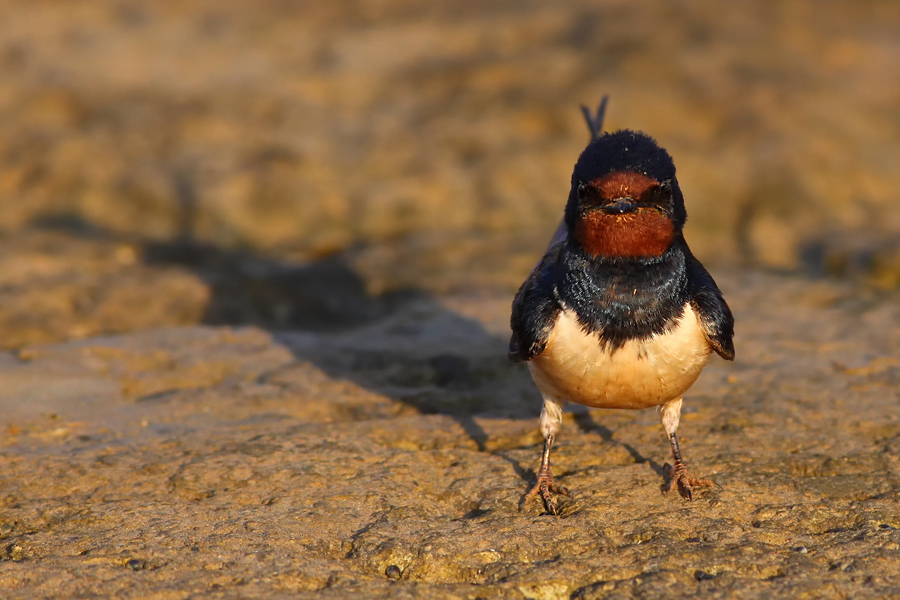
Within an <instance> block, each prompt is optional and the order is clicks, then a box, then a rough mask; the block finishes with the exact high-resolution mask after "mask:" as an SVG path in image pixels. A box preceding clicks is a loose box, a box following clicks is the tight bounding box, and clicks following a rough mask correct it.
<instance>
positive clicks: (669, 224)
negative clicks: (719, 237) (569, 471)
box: [509, 98, 734, 514]
mask: <svg viewBox="0 0 900 600" xmlns="http://www.w3.org/2000/svg"><path fill="white" fill-rule="evenodd" d="M606 100H607V99H606V98H604V99H603V101H602V102H601V104H600V109H599V110H598V112H597V115H596V116H593V115H592V114H591V112H590V110H588V109H587V108H584V107H582V108H583V110H584V113H585V118H586V119H587V122H588V127H589V128H590V130H591V138H592V139H591V142H590V143H589V144H588V146H587V147H586V148H585V149H584V151H583V152H582V153H581V156H580V157H579V158H578V162H577V163H576V164H575V170H574V172H573V174H572V185H571V189H570V191H569V198H568V202H567V203H566V208H565V215H564V218H563V222H562V224H561V225H560V227H559V229H558V230H557V232H556V235H554V237H553V240H552V241H551V243H550V247H549V248H548V250H547V252H546V254H545V255H544V257H543V258H542V259H541V261H540V263H538V265H537V266H536V267H535V269H534V271H532V273H531V274H530V275H529V276H528V278H527V279H526V280H525V282H524V283H523V284H522V286H521V287H520V288H519V291H518V293H516V297H515V300H513V305H512V317H511V319H510V321H511V326H512V338H511V339H510V342H509V356H510V358H511V359H512V360H513V361H515V362H527V363H528V368H529V370H530V371H531V376H532V378H533V379H534V382H535V384H536V385H537V387H538V389H539V390H540V392H541V395H542V396H543V399H544V406H543V410H542V411H541V419H540V428H541V433H542V435H543V437H544V451H543V455H542V458H541V466H540V469H539V470H538V474H537V483H536V484H535V486H534V487H533V488H532V489H531V490H530V491H529V492H528V493H527V494H526V496H525V497H524V499H523V502H527V501H529V500H530V499H531V498H534V497H535V496H540V498H541V499H542V500H543V503H544V507H545V508H546V510H547V512H548V513H550V514H558V508H557V505H556V501H555V499H554V495H563V496H571V494H570V493H569V491H568V490H567V489H566V488H565V487H563V486H561V485H559V484H557V483H556V482H555V481H554V480H553V475H552V473H551V472H550V449H551V448H552V447H553V441H554V440H555V438H556V434H557V433H558V431H559V428H560V424H561V422H562V412H563V408H564V406H565V405H566V404H567V403H569V402H575V403H578V404H583V405H585V406H590V407H594V408H628V409H643V408H650V407H653V406H656V407H658V409H659V413H660V416H661V419H660V420H661V421H662V425H663V428H664V429H665V431H666V434H667V435H668V436H669V443H670V445H671V448H672V456H673V458H674V465H673V466H669V465H667V474H668V482H667V483H666V484H664V485H663V487H662V490H663V493H668V492H669V490H671V488H672V486H673V485H675V486H677V489H678V491H679V493H680V495H681V496H682V497H683V498H685V499H687V500H691V499H693V492H692V488H694V487H705V486H710V485H712V482H711V481H710V480H708V479H697V478H694V477H692V476H691V475H690V474H689V473H688V470H687V467H686V466H685V462H684V460H682V457H681V451H680V449H679V447H678V438H677V437H676V435H675V430H676V429H677V428H678V422H679V420H680V417H681V402H682V398H683V396H684V393H685V392H686V391H687V390H688V388H690V387H691V385H693V383H694V382H695V381H696V380H697V377H698V376H699V375H700V371H701V370H702V369H703V367H704V366H705V365H706V363H707V361H708V360H709V357H710V355H711V353H712V352H713V351H714V352H716V353H717V354H719V355H720V356H721V357H722V358H724V359H726V360H734V343H733V340H732V338H733V335H734V318H733V317H732V314H731V310H730V309H729V308H728V305H727V304H726V303H725V300H724V298H723V297H722V293H721V292H720V291H719V288H718V287H717V286H716V283H715V281H713V278H712V277H711V276H710V275H709V273H708V272H707V271H706V269H705V268H704V267H703V265H702V264H700V261H698V260H697V259H696V258H694V256H693V254H691V251H690V249H689V248H688V245H687V242H685V239H684V236H683V234H682V229H683V227H684V223H685V220H686V219H687V213H686V211H685V208H684V198H683V196H682V193H681V189H680V188H679V186H678V180H677V179H676V178H675V164H674V163H673V161H672V158H671V157H670V156H669V154H668V152H666V151H665V150H664V149H663V148H661V147H660V146H659V145H658V144H657V143H656V141H655V140H654V139H653V138H651V137H650V136H648V135H646V134H644V133H641V132H638V131H631V130H627V129H626V130H620V131H615V132H612V133H602V120H603V113H604V112H605V108H606Z"/></svg>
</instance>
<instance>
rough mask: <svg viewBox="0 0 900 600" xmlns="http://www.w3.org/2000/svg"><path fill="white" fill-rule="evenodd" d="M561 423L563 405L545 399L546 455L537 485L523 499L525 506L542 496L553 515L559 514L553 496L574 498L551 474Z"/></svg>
mask: <svg viewBox="0 0 900 600" xmlns="http://www.w3.org/2000/svg"><path fill="white" fill-rule="evenodd" d="M561 423H562V405H561V404H560V403H559V402H557V401H555V400H553V399H551V398H544V409H543V410H542V411H541V433H543V434H544V453H543V455H542V456H541V468H540V469H538V473H537V483H535V484H534V487H533V488H531V490H530V491H529V492H528V493H527V494H526V495H525V498H523V499H522V504H523V505H524V504H526V503H527V502H528V501H529V500H531V499H532V498H534V497H535V496H537V495H540V497H541V500H543V501H544V508H545V509H547V512H548V513H550V514H551V515H558V514H559V510H558V508H557V506H556V502H555V501H554V500H553V494H560V495H563V496H567V497H569V498H571V497H572V494H571V493H570V492H569V490H568V489H566V488H565V487H564V486H561V485H558V484H557V483H556V482H554V481H553V474H552V473H551V472H550V449H551V448H552V447H553V440H554V439H556V433H557V432H558V431H559V426H560V424H561Z"/></svg>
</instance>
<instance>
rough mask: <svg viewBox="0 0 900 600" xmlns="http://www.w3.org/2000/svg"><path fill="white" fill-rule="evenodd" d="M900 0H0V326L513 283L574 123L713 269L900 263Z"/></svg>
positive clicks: (310, 304)
mask: <svg viewBox="0 0 900 600" xmlns="http://www.w3.org/2000/svg"><path fill="white" fill-rule="evenodd" d="M898 64H900V4H898V3H896V2H893V1H891V0H872V1H857V2H827V1H822V2H796V1H783V0H772V1H761V2H754V3H737V2H728V3H722V2H714V1H712V0H709V1H705V0H698V1H690V2H687V1H678V2H675V1H670V0H660V1H657V2H642V3H635V2H628V1H624V0H622V1H608V2H595V1H583V2H581V1H574V0H573V1H567V2H559V3H553V6H552V7H551V6H549V5H548V4H547V3H545V2H529V1H519V0H517V1H515V2H511V1H509V2H506V1H499V2H491V3H484V2H470V1H466V0H463V1H459V0H457V1H454V2H446V1H436V2H428V3H423V2H413V1H407V0H374V1H366V0H362V1H334V2H304V1H296V2H290V1H287V0H257V1H254V2H247V1H245V2H237V1H223V0H215V1H212V0H194V1H193V2H189V3H185V2H176V1H174V0H173V1H169V0H158V1H156V2H136V1H131V0H127V1H117V0H102V1H101V0H97V1H94V2H81V3H71V2H64V1H61V0H34V1H31V2H28V3H24V2H11V1H6V2H2V3H0V69H2V73H3V76H2V77H0V115H2V121H0V122H2V127H0V346H2V347H5V348H15V347H21V346H23V345H27V344H34V343H42V342H52V341H58V340H64V339H70V338H78V337H85V336H90V335H96V334H100V333H114V332H122V331H129V330H137V329H143V328H148V327H154V326H160V325H177V324H190V323H200V322H202V323H211V324H223V323H227V324H255V325H260V326H263V327H266V328H269V329H288V328H309V329H330V328H336V327H344V326H350V325H353V324H356V323H360V322H364V321H366V320H370V319H373V318H377V317H378V316H379V315H382V314H384V313H386V312H389V311H390V310H392V307H393V306H396V305H397V303H402V302H403V301H404V298H407V297H409V296H410V295H422V294H427V295H440V294H445V293H497V294H506V293H508V294H509V296H510V298H511V297H512V294H513V293H514V292H515V289H516V287H517V286H518V284H519V283H520V282H521V281H522V279H523V278H524V276H525V275H526V273H527V272H528V271H529V270H530V269H531V267H532V266H533V264H534V262H535V261H536V260H537V258H538V257H539V255H540V254H541V252H542V251H543V249H544V247H545V244H546V242H547V240H548V239H549V236H550V235H551V233H552V231H553V230H554V229H555V227H556V225H557V223H558V221H559V218H560V216H561V214H562V209H563V205H564V203H565V199H566V195H567V192H568V185H569V177H570V175H571V169H572V166H573V164H574V162H575V160H576V158H577V156H578V154H579V152H580V151H581V150H582V149H583V147H584V145H585V143H586V142H587V140H588V133H587V129H586V127H585V125H584V123H583V120H582V117H581V114H580V112H579V109H578V107H579V105H580V104H589V105H591V106H596V104H597V102H598V100H599V98H600V97H601V96H602V95H603V94H609V96H610V104H609V109H608V112H607V128H608V129H617V128H632V129H640V130H644V131H646V132H648V133H650V134H651V135H653V136H654V137H656V138H657V140H658V141H659V142H660V143H661V144H662V145H663V146H664V147H665V148H667V149H668V150H669V151H670V153H671V154H672V155H673V156H674V158H675V163H676V165H677V167H678V173H679V181H680V183H681V187H682V189H683V190H684V192H685V196H686V201H687V205H688V212H689V216H690V218H689V223H688V228H687V233H686V235H687V237H688V240H689V242H690V244H691V246H692V248H693V249H694V252H695V254H697V255H698V256H699V257H700V258H701V259H702V260H703V261H704V262H705V263H707V264H708V265H709V266H710V267H711V269H712V270H713V271H714V272H719V273H721V272H723V271H726V270H729V269H738V268H740V269H746V268H756V269H770V270H777V271H779V272H783V273H788V274H797V275H799V276H837V277H852V278H855V279H858V280H859V281H861V282H863V283H864V284H865V285H867V286H874V287H877V288H896V287H897V286H900V202H898V198H897V196H898V190H900V166H898V165H900V70H898V69H897V65H898Z"/></svg>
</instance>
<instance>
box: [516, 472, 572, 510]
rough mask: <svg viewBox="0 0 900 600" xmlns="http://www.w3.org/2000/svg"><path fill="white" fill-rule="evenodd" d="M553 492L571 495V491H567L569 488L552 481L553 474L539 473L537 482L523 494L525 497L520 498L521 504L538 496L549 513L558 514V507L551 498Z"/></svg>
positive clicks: (569, 496)
mask: <svg viewBox="0 0 900 600" xmlns="http://www.w3.org/2000/svg"><path fill="white" fill-rule="evenodd" d="M553 494H557V495H559V496H565V497H566V498H571V497H572V492H570V491H569V488H567V487H565V486H563V485H559V484H557V483H556V482H554V481H553V475H551V474H550V473H546V474H544V473H539V474H538V480H537V483H535V484H534V487H533V488H531V490H530V491H529V492H528V493H527V494H525V498H523V499H522V505H523V506H524V505H525V504H527V503H528V501H529V500H531V499H532V498H534V497H535V496H540V497H541V500H543V502H544V508H545V509H546V510H547V512H548V513H549V514H551V515H559V507H558V506H557V505H556V501H555V500H554V499H553Z"/></svg>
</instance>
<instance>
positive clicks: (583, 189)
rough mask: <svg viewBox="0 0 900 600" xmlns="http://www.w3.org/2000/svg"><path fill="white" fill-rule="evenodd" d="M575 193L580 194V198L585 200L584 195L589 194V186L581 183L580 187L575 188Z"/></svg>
mask: <svg viewBox="0 0 900 600" xmlns="http://www.w3.org/2000/svg"><path fill="white" fill-rule="evenodd" d="M575 193H576V194H578V199H579V200H584V197H585V195H586V194H587V186H586V185H585V184H583V183H579V184H578V187H577V188H575Z"/></svg>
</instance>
